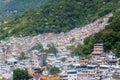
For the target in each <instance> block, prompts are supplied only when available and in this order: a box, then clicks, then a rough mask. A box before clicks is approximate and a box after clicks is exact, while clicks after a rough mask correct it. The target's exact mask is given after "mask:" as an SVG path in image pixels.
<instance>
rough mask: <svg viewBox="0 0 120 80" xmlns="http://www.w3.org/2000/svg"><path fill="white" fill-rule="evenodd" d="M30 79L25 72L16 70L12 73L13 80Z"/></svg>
mask: <svg viewBox="0 0 120 80" xmlns="http://www.w3.org/2000/svg"><path fill="white" fill-rule="evenodd" d="M30 78H31V77H30V75H29V74H28V71H27V70H21V69H19V68H17V69H15V70H14V71H13V80H29V79H30Z"/></svg>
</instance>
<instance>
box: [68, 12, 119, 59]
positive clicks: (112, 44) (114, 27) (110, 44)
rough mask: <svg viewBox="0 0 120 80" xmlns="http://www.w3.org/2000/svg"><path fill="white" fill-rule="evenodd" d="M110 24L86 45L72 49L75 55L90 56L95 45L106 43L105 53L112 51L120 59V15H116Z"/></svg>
mask: <svg viewBox="0 0 120 80" xmlns="http://www.w3.org/2000/svg"><path fill="white" fill-rule="evenodd" d="M110 21H111V22H110V24H109V25H108V26H107V27H106V28H105V29H104V30H102V31H100V32H99V33H97V34H95V35H92V36H90V37H87V38H86V39H85V41H84V45H78V46H77V47H76V48H75V47H74V46H72V47H70V48H71V50H72V52H73V53H78V54H79V55H88V54H90V53H91V51H92V48H93V45H94V43H104V47H105V51H108V50H112V51H113V52H114V53H116V55H117V56H118V57H120V13H116V14H115V15H114V16H113V17H112V18H111V19H110Z"/></svg>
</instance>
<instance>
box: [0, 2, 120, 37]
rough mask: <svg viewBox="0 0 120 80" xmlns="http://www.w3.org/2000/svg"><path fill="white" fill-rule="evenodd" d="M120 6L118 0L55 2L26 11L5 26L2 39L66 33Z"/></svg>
mask: <svg viewBox="0 0 120 80" xmlns="http://www.w3.org/2000/svg"><path fill="white" fill-rule="evenodd" d="M119 6H120V4H119V1H118V0H97V1H96V0H91V1H90V0H72V1H71V0H54V2H53V3H51V4H48V5H45V6H43V7H42V8H36V9H30V10H27V11H26V12H25V13H23V14H22V15H20V16H18V17H16V18H15V19H14V20H12V21H10V22H9V23H7V24H5V25H2V26H1V29H0V30H1V31H0V37H1V38H4V37H10V36H14V37H20V36H23V37H24V36H35V35H38V34H41V33H49V32H52V33H60V32H67V31H69V30H72V29H74V28H76V27H81V26H83V25H85V24H88V23H91V22H93V21H95V20H96V19H97V18H100V17H102V16H105V15H106V14H108V13H109V12H115V11H116V9H117V8H118V7H119Z"/></svg>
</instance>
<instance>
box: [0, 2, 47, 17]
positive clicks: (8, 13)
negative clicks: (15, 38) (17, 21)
mask: <svg viewBox="0 0 120 80" xmlns="http://www.w3.org/2000/svg"><path fill="white" fill-rule="evenodd" d="M47 1H48V0H0V15H1V17H0V19H4V18H8V17H14V16H16V15H18V14H20V13H21V12H24V11H25V10H26V9H29V8H35V7H40V6H41V5H43V4H45V3H46V2H47Z"/></svg>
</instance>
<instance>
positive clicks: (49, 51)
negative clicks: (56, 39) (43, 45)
mask: <svg viewBox="0 0 120 80" xmlns="http://www.w3.org/2000/svg"><path fill="white" fill-rule="evenodd" d="M48 48H49V49H47V50H46V52H47V53H54V54H56V53H58V50H57V48H56V47H55V45H54V44H52V43H51V44H48Z"/></svg>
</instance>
